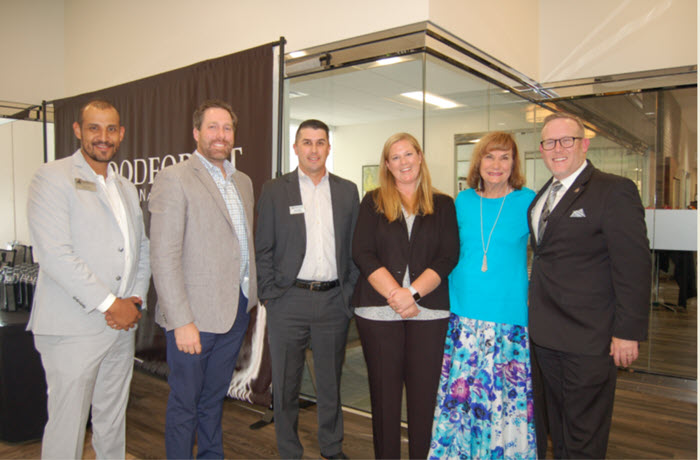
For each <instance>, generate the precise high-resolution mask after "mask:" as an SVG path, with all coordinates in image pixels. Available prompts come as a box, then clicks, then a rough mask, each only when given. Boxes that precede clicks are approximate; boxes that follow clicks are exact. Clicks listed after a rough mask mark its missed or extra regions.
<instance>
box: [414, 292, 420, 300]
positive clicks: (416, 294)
mask: <svg viewBox="0 0 700 460" xmlns="http://www.w3.org/2000/svg"><path fill="white" fill-rule="evenodd" d="M413 298H414V299H415V300H420V294H418V293H417V292H416V293H415V294H413Z"/></svg>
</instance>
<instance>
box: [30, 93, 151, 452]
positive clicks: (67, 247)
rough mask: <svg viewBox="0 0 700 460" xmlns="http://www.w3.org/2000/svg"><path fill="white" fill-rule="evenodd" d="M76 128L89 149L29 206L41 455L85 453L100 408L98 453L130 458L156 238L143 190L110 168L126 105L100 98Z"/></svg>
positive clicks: (34, 188)
mask: <svg viewBox="0 0 700 460" xmlns="http://www.w3.org/2000/svg"><path fill="white" fill-rule="evenodd" d="M73 131H74V133H75V136H76V137H77V138H78V139H79V140H80V149H79V150H78V151H76V152H75V153H74V154H73V155H72V156H70V157H67V158H64V159H61V160H58V161H54V162H51V163H47V164H45V165H42V166H41V167H40V168H39V170H38V171H37V172H36V173H35V174H34V177H33V178H32V181H31V184H30V186H29V199H28V205H27V215H28V219H29V233H30V237H31V241H32V244H33V245H34V254H36V255H37V257H38V260H39V263H40V266H41V268H40V270H39V279H38V281H37V286H36V292H35V297H34V305H33V308H32V313H31V316H30V318H29V324H28V326H27V329H29V330H31V331H32V332H33V333H34V343H35V345H36V349H37V350H38V351H39V353H40V354H41V362H42V364H43V366H44V371H45V373H46V383H47V386H48V412H49V420H48V422H47V424H46V427H45V428H44V437H43V440H42V446H41V449H42V451H41V455H42V457H43V458H82V455H83V445H84V444H85V426H86V424H87V418H88V413H89V411H90V406H91V405H92V445H93V447H94V448H95V454H96V456H97V458H124V456H125V455H126V450H125V446H126V444H125V434H126V431H125V414H126V404H127V400H128V398H129V384H130V382H131V375H132V371H133V364H134V330H133V328H134V326H135V325H136V322H137V321H138V320H139V318H140V317H141V313H140V311H139V310H140V307H141V306H144V307H145V304H144V302H145V299H146V293H147V291H148V283H149V279H150V276H151V272H150V268H149V263H148V239H147V238H146V234H145V231H144V226H143V216H142V214H141V208H140V206H139V199H138V195H137V193H136V188H135V187H134V185H133V184H131V183H130V182H129V181H128V180H126V179H125V178H124V177H122V176H120V175H119V174H117V173H116V172H115V171H114V170H113V169H112V168H109V167H108V163H109V161H110V160H112V158H114V156H115V155H116V154H117V151H118V149H119V143H120V142H121V140H122V139H123V137H124V127H123V126H120V123H119V113H118V112H117V110H116V109H115V108H114V106H112V104H110V103H109V102H106V101H101V100H95V101H91V102H89V103H88V104H86V105H85V106H83V107H82V108H81V110H80V118H79V121H77V122H75V123H74V124H73Z"/></svg>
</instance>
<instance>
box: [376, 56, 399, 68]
mask: <svg viewBox="0 0 700 460" xmlns="http://www.w3.org/2000/svg"><path fill="white" fill-rule="evenodd" d="M406 60H407V59H406V58H403V57H400V56H394V57H390V58H384V59H380V60H378V61H377V62H375V63H374V66H373V67H379V66H384V65H392V64H398V63H399V62H403V61H406Z"/></svg>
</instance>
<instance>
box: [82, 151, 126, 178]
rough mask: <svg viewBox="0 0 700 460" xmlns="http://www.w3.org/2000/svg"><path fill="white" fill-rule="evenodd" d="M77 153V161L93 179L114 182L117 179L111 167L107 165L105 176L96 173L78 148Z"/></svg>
mask: <svg viewBox="0 0 700 460" xmlns="http://www.w3.org/2000/svg"><path fill="white" fill-rule="evenodd" d="M77 153H78V157H79V158H80V160H79V161H80V162H81V163H82V165H83V166H84V167H85V170H86V171H88V175H89V176H90V177H94V178H95V179H97V180H98V181H100V182H103V183H109V182H114V181H115V180H116V179H117V177H116V174H115V172H114V169H112V167H111V166H109V165H107V177H106V178H105V177H104V176H103V175H102V174H97V173H96V172H95V170H94V169H92V166H90V163H88V162H87V160H86V159H85V157H84V156H83V152H82V151H81V150H80V149H78V151H77Z"/></svg>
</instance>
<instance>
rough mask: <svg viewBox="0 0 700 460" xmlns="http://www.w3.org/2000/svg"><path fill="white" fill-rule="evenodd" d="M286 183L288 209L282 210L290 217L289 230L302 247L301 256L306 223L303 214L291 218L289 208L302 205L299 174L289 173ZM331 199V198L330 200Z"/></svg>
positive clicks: (304, 244) (304, 251) (295, 172)
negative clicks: (298, 239)
mask: <svg viewBox="0 0 700 460" xmlns="http://www.w3.org/2000/svg"><path fill="white" fill-rule="evenodd" d="M285 178H286V181H287V183H286V184H285V189H286V192H287V200H288V201H287V204H288V207H287V209H285V210H284V212H286V213H288V214H287V215H289V216H290V217H291V219H290V220H291V222H292V228H291V229H290V230H291V231H295V232H296V233H297V234H298V235H299V238H300V241H301V244H302V246H303V249H304V250H303V251H302V254H305V253H306V221H305V220H304V214H301V215H299V214H295V215H294V216H292V214H291V211H290V210H291V207H292V206H301V205H303V204H304V203H303V202H302V201H301V188H300V186H299V173H298V172H297V170H296V169H295V170H294V171H292V172H291V173H289V174H288V175H287V176H285ZM332 193H333V192H332V191H331V196H332ZM331 199H332V198H331ZM295 216H301V218H299V219H295V218H294V217H295ZM300 267H301V265H300Z"/></svg>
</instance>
